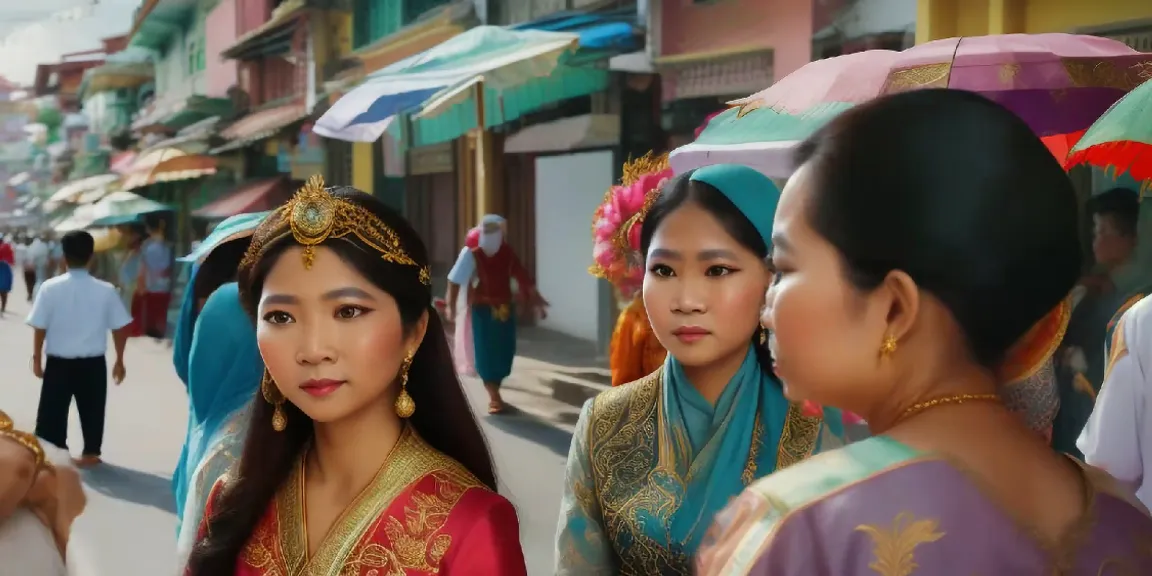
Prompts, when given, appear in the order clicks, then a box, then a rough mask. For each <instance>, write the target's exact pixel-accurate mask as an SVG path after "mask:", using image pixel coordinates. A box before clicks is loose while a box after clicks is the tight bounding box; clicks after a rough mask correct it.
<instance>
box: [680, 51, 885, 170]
mask: <svg viewBox="0 0 1152 576" xmlns="http://www.w3.org/2000/svg"><path fill="white" fill-rule="evenodd" d="M898 55H899V53H898V52H894V51H892V50H868V51H865V52H856V53H853V54H846V55H844V56H836V57H834V58H826V59H824V60H817V61H815V62H809V63H808V64H805V65H804V66H802V67H800V68H799V69H798V70H796V71H795V72H793V73H791V74H789V75H787V76H785V77H784V78H783V79H781V80H780V81H779V82H777V83H775V84H773V85H772V86H770V87H768V88H767V89H765V90H762V91H760V92H757V93H755V94H753V95H751V96H748V97H747V98H741V99H739V100H734V101H732V102H730V103H729V104H731V105H732V106H733V107H732V108H729V109H728V110H727V111H725V112H723V113H721V114H719V115H718V116H716V117H715V118H712V119H710V120H709V122H708V124H707V126H706V127H705V128H704V130H703V131H702V132H700V134H699V135H698V136H697V138H696V141H695V142H692V143H691V144H688V145H686V146H682V147H680V148H678V149H676V151H674V152H673V153H672V156H671V164H672V168H673V169H674V170H675V171H676V172H677V173H683V172H685V171H688V170H691V169H693V168H699V167H701V166H707V165H709V164H719V163H726V162H732V163H737V164H745V165H748V166H752V167H753V168H756V169H757V170H759V171H761V172H763V173H764V174H766V175H768V176H771V177H774V178H783V177H786V176H788V175H789V174H791V173H792V161H791V151H792V148H793V147H794V146H795V145H796V144H797V143H798V142H799V141H800V140H803V139H804V138H807V137H808V136H809V135H811V134H812V133H813V132H815V131H816V130H817V129H819V128H820V127H821V126H823V125H824V124H825V123H827V122H828V121H829V120H831V119H832V118H835V117H836V116H837V115H839V114H840V113H841V112H843V111H845V110H847V109H849V108H851V107H852V106H855V105H856V104H859V103H861V102H865V101H867V100H870V99H872V98H875V97H876V95H877V94H879V93H880V91H881V90H882V89H883V87H884V83H885V81H886V80H887V78H888V74H889V73H890V72H891V70H892V64H893V63H894V62H895V61H896V57H897V56H898Z"/></svg>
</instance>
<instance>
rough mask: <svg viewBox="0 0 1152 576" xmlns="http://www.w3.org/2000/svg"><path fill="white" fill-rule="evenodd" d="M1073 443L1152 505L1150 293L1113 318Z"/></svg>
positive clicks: (1151, 311) (1151, 324) (1085, 458)
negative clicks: (1099, 383) (1099, 373)
mask: <svg viewBox="0 0 1152 576" xmlns="http://www.w3.org/2000/svg"><path fill="white" fill-rule="evenodd" d="M1076 446H1077V447H1078V448H1080V451H1081V452H1083V453H1084V460H1085V461H1086V462H1088V463H1089V464H1091V465H1093V466H1098V467H1100V468H1103V469H1104V470H1107V471H1108V472H1109V473H1110V474H1112V476H1115V477H1116V479H1117V480H1120V481H1121V482H1122V483H1124V484H1125V485H1126V486H1128V487H1129V488H1132V489H1133V490H1135V491H1136V497H1137V498H1139V499H1140V501H1141V502H1143V503H1144V505H1145V506H1152V297H1145V298H1144V299H1142V300H1140V301H1139V302H1137V303H1136V304H1135V305H1133V306H1132V307H1131V308H1130V309H1129V310H1128V311H1127V312H1125V313H1124V315H1123V316H1121V317H1120V321H1119V322H1118V323H1117V324H1116V328H1115V330H1114V331H1113V332H1112V341H1111V343H1110V345H1109V350H1108V364H1107V368H1106V369H1105V371H1104V385H1103V387H1101V389H1100V395H1099V396H1098V397H1097V398H1096V405H1095V407H1094V409H1093V410H1092V416H1091V417H1089V418H1088V424H1087V426H1085V427H1084V431H1083V432H1082V433H1081V434H1080V438H1079V439H1078V440H1077V442H1076Z"/></svg>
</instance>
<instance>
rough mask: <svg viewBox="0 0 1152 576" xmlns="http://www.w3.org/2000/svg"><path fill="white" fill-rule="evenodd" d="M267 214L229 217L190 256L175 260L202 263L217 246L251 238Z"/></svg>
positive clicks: (259, 213) (258, 213) (255, 213)
mask: <svg viewBox="0 0 1152 576" xmlns="http://www.w3.org/2000/svg"><path fill="white" fill-rule="evenodd" d="M268 214H269V212H254V213H251V214H237V215H235V216H229V217H228V218H226V219H224V220H223V221H221V222H220V223H219V224H217V225H216V228H214V229H212V233H211V234H209V235H208V237H207V238H205V239H204V241H203V242H201V243H200V245H198V246H197V247H196V249H195V250H193V251H192V253H191V254H189V255H187V256H183V257H180V258H178V259H177V260H179V261H180V262H203V261H204V259H205V258H207V257H208V254H210V253H211V252H212V251H213V250H215V249H216V247H217V246H220V245H221V244H223V243H225V242H228V241H230V240H236V239H238V238H243V237H245V236H251V235H252V233H253V232H255V231H256V227H257V226H259V225H260V223H261V222H263V221H264V217H265V216H267V215H268Z"/></svg>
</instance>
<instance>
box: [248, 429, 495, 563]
mask: <svg viewBox="0 0 1152 576" xmlns="http://www.w3.org/2000/svg"><path fill="white" fill-rule="evenodd" d="M429 474H434V475H435V476H436V478H437V482H438V486H447V487H444V488H438V490H442V491H441V492H440V494H441V496H444V498H445V499H450V498H448V497H449V496H452V497H455V496H453V495H455V494H456V492H459V495H460V496H462V495H463V493H464V492H466V491H467V490H468V489H470V488H475V487H482V486H483V485H482V484H481V483H480V481H479V480H477V479H476V478H475V477H473V476H472V475H471V474H470V473H468V471H467V470H466V469H464V467H463V466H461V465H460V464H459V463H457V462H456V461H455V460H452V459H451V458H449V457H448V456H445V455H444V454H442V453H440V452H438V451H436V450H435V449H434V448H432V447H431V446H429V445H428V444H427V443H425V442H424V441H423V439H421V438H420V437H419V435H417V434H416V433H415V431H414V430H412V428H410V427H406V428H405V430H404V432H403V433H402V434H401V436H400V439H399V440H398V441H397V443H396V446H395V447H394V448H393V449H392V452H391V453H390V454H389V455H388V458H387V459H386V460H385V462H384V464H383V465H382V466H381V467H380V471H379V472H377V473H376V477H375V478H373V479H372V482H371V483H369V484H368V486H367V487H365V488H364V490H363V491H362V492H361V493H360V495H359V496H357V497H356V499H355V500H354V501H353V502H352V504H351V505H349V507H348V509H346V510H345V511H344V512H343V513H342V514H341V515H340V516H339V517H338V518H337V520H336V522H334V523H333V524H332V527H331V528H330V529H329V530H328V533H327V534H326V535H325V536H324V539H323V540H322V541H321V542H320V545H319V547H318V548H317V549H316V554H315V555H314V556H313V557H311V558H308V556H307V550H308V543H307V524H306V510H305V502H304V482H305V478H304V456H303V455H302V456H301V457H300V461H299V463H298V464H297V465H296V468H295V470H294V471H293V473H292V476H290V477H289V479H288V482H286V483H285V485H284V488H283V489H281V491H280V492H279V493H278V494H277V496H276V501H275V504H274V505H275V513H276V523H277V530H276V537H275V538H274V539H272V540H271V541H268V542H266V541H263V540H260V539H258V538H253V540H252V541H250V542H249V544H248V545H247V546H246V550H245V557H246V558H248V557H252V558H256V557H260V556H261V554H262V553H267V552H271V551H274V550H279V551H280V553H281V554H282V556H283V558H284V564H285V568H286V571H287V574H286V576H303V575H305V574H306V575H307V576H343V574H345V573H346V572H345V568H346V566H347V565H349V564H358V565H359V564H364V563H365V562H370V561H371V562H375V560H371V558H380V557H382V556H381V555H384V557H388V558H395V559H396V560H397V561H399V562H400V565H399V566H400V567H405V566H406V564H404V562H405V561H406V560H405V559H410V558H413V557H414V552H412V551H410V550H403V551H402V550H398V549H397V548H398V547H399V546H406V545H408V544H410V543H411V540H405V541H404V542H398V541H395V540H393V541H391V542H389V545H390V546H389V547H385V546H383V545H381V544H379V543H378V542H372V541H371V539H372V536H373V535H374V534H375V532H376V528H377V527H379V526H380V525H381V524H379V523H378V521H380V520H381V517H382V516H383V515H384V513H385V512H386V511H387V510H388V508H389V507H390V506H391V505H392V503H393V501H394V500H395V499H396V497H398V496H399V495H401V494H403V493H404V491H405V490H408V489H409V488H410V487H411V486H413V485H414V484H415V483H417V482H419V481H420V480H422V479H423V478H425V477H426V476H428V475H429ZM418 498H419V496H418V495H417V496H415V497H414V500H416V499H418ZM458 500H459V498H455V500H453V501H452V504H453V505H454V504H455V502H456V501H458ZM424 504H426V505H430V502H429V501H425V502H424ZM413 505H415V506H417V507H419V506H420V505H421V504H420V503H419V502H414V504H413ZM411 506H412V505H410V506H408V507H406V508H410V507H411ZM436 509H437V510H439V511H443V510H442V509H443V506H442V505H439V504H438V505H437V506H436ZM450 511H451V508H450V507H449V508H448V512H450ZM405 514H407V512H405ZM444 518H445V520H446V515H445V516H444ZM384 522H388V520H386V519H385V520H384ZM383 526H385V527H384V528H381V529H384V530H387V528H386V526H387V524H383ZM441 527H442V525H441ZM425 528H427V526H425ZM425 533H428V531H427V530H426V531H425ZM391 535H392V534H391V533H389V536H391ZM442 536H443V535H438V536H435V537H434V538H433V539H432V540H430V541H429V542H426V543H425V544H427V545H428V547H429V553H428V555H427V556H426V558H427V560H426V561H425V564H427V565H431V564H432V562H431V561H432V560H435V559H437V558H443V555H444V553H446V551H447V549H446V547H447V545H448V544H449V542H448V541H445V540H444V538H443V537H442ZM406 543H407V544H406ZM249 548H262V549H263V550H248V549H249ZM433 573H434V572H433Z"/></svg>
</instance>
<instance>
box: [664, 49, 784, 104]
mask: <svg viewBox="0 0 1152 576" xmlns="http://www.w3.org/2000/svg"><path fill="white" fill-rule="evenodd" d="M772 63H773V56H772V50H771V49H768V48H756V47H751V48H739V49H733V50H723V51H717V52H708V53H704V52H700V53H693V54H678V55H675V56H664V57H661V58H659V59H658V60H657V61H656V65H657V68H658V69H659V70H660V80H661V82H662V85H661V88H662V89H661V96H663V98H664V101H665V102H671V101H672V100H685V99H689V98H704V97H711V96H734V95H741V94H754V93H756V92H759V91H761V90H763V89H764V88H765V87H767V86H771V85H772V82H773V69H772Z"/></svg>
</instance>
